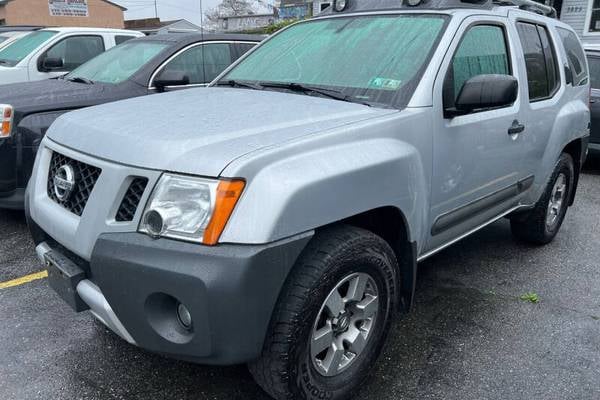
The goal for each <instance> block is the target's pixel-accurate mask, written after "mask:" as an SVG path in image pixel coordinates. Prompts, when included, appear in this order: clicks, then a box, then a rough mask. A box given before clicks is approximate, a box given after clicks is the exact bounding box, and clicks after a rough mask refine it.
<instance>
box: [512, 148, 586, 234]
mask: <svg viewBox="0 0 600 400" xmlns="http://www.w3.org/2000/svg"><path fill="white" fill-rule="evenodd" d="M574 178H575V167H574V163H573V158H572V157H571V156H570V155H569V154H565V153H563V154H562V155H561V157H560V159H559V160H558V163H557V164H556V168H555V169H554V172H553V174H552V177H551V178H550V181H549V182H548V186H547V187H546V190H545V192H544V194H543V195H542V197H541V198H540V200H539V201H538V202H537V204H536V205H535V207H534V208H533V210H531V211H528V212H527V213H525V214H517V215H515V216H513V217H512V218H511V221H510V222H511V224H510V225H511V229H512V232H513V235H514V236H515V237H516V238H517V239H519V240H522V241H525V242H529V243H533V244H539V245H543V244H548V243H550V242H551V241H552V240H553V239H554V238H555V237H556V235H557V234H558V231H559V230H560V227H561V226H562V223H563V221H564V219H565V216H566V214H567V209H568V208H569V199H570V198H571V193H572V191H573V182H574Z"/></svg>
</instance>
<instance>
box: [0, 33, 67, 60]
mask: <svg viewBox="0 0 600 400" xmlns="http://www.w3.org/2000/svg"><path fill="white" fill-rule="evenodd" d="M56 33H57V32H54V31H38V32H32V33H30V34H28V35H26V36H24V37H22V38H21V39H19V40H17V41H16V42H13V43H11V44H10V45H8V46H6V47H5V48H3V49H2V50H0V65H9V66H15V65H17V64H18V63H19V62H21V61H22V60H23V59H24V58H25V57H27V56H28V55H29V54H31V52H33V51H34V50H35V49H37V48H38V47H40V46H41V45H42V44H43V43H45V42H46V41H47V40H49V39H50V38H51V37H52V36H54V35H56Z"/></svg>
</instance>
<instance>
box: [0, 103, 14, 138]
mask: <svg viewBox="0 0 600 400" xmlns="http://www.w3.org/2000/svg"><path fill="white" fill-rule="evenodd" d="M0 110H1V111H0V115H1V116H2V118H0V138H7V137H9V136H10V134H11V132H12V122H13V108H12V107H11V106H8V105H0Z"/></svg>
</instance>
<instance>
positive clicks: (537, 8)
mask: <svg viewBox="0 0 600 400" xmlns="http://www.w3.org/2000/svg"><path fill="white" fill-rule="evenodd" d="M492 2H493V4H495V5H498V6H514V7H519V9H521V10H525V11H530V12H533V13H536V14H540V15H545V16H546V17H550V18H557V16H558V14H557V12H556V9H555V8H554V7H551V6H548V5H546V4H542V3H538V2H536V1H533V0H492Z"/></svg>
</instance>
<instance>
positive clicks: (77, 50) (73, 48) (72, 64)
mask: <svg viewBox="0 0 600 400" xmlns="http://www.w3.org/2000/svg"><path fill="white" fill-rule="evenodd" d="M103 52H104V40H102V38H101V37H100V36H72V37H68V38H66V39H64V40H61V41H60V42H58V43H57V44H55V45H54V46H52V47H51V48H50V50H48V51H47V52H46V55H45V58H57V59H61V60H63V66H64V67H63V68H61V69H62V70H63V71H72V70H74V69H75V68H77V67H79V66H80V65H82V64H83V63H85V62H86V61H89V60H91V59H92V58H94V57H96V56H97V55H99V54H102V53H103Z"/></svg>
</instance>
